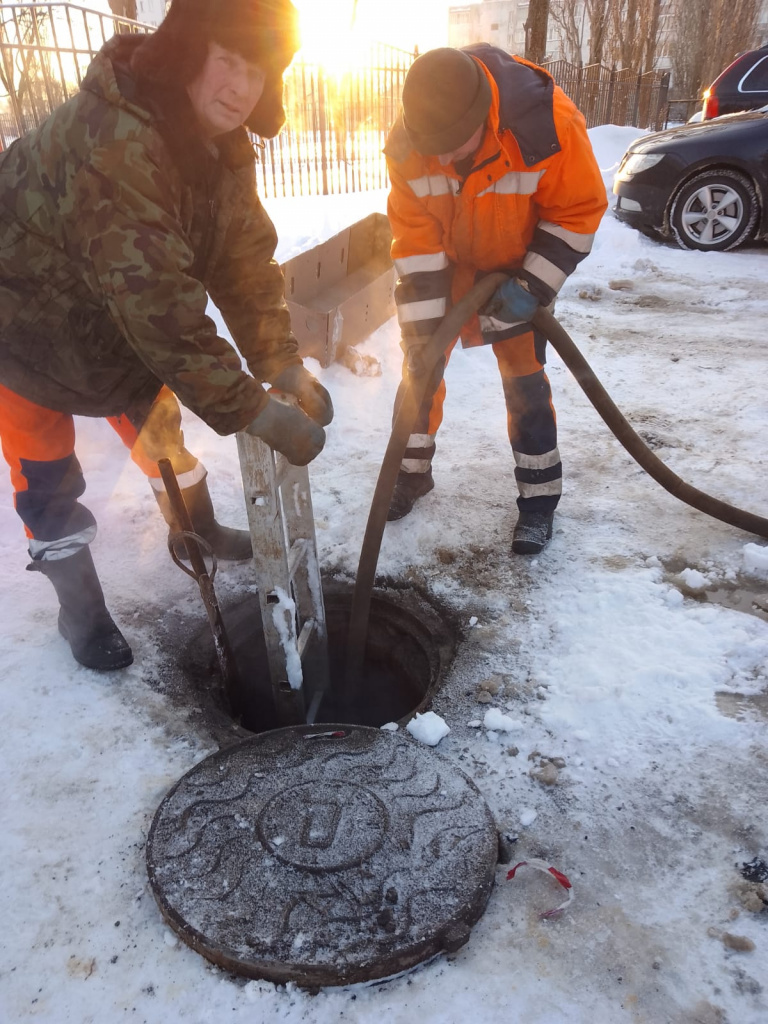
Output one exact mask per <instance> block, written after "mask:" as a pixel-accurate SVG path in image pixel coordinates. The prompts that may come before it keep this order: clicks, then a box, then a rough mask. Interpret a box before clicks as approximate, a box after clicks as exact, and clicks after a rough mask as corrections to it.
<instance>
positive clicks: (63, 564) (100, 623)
mask: <svg viewBox="0 0 768 1024" xmlns="http://www.w3.org/2000/svg"><path fill="white" fill-rule="evenodd" d="M27 568H28V569H30V570H31V571H33V572H41V573H43V575H44V576H47V577H48V579H49V580H50V581H51V583H52V584H53V588H54V590H55V591H56V596H57V597H58V599H59V606H60V610H59V632H60V633H61V635H62V636H63V637H64V639H65V640H67V641H68V642H69V646H70V647H71V648H72V654H73V655H74V658H75V660H76V661H79V662H80V664H81V665H85V667H86V668H92V669H95V670H96V671H97V672H111V671H113V670H114V669H118V668H126V666H128V665H130V664H131V663H132V662H133V654H132V653H131V648H130V647H129V646H128V643H127V642H126V639H125V637H124V636H123V634H122V633H121V632H120V630H119V629H118V628H117V626H116V625H115V623H114V621H113V619H112V616H111V615H110V614H109V612H108V611H107V606H106V605H105V604H104V592H103V591H102V589H101V583H99V577H98V575H97V573H96V567H95V566H94V564H93V557H92V555H91V549H90V548H89V547H88V545H86V546H85V547H82V548H80V550H79V551H78V552H77V553H76V554H74V555H70V556H69V558H59V559H56V560H55V561H50V562H48V561H34V562H32V564H31V565H28V566H27Z"/></svg>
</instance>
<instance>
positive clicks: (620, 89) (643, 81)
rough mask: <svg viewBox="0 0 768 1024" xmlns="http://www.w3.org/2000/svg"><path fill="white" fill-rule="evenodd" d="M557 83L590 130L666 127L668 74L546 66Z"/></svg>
mask: <svg viewBox="0 0 768 1024" xmlns="http://www.w3.org/2000/svg"><path fill="white" fill-rule="evenodd" d="M543 67H545V68H546V69H547V71H549V73H550V75H552V77H553V78H554V80H555V82H557V84H558V85H559V86H560V88H561V89H562V90H563V92H565V93H566V95H567V96H569V97H570V98H571V99H572V100H573V102H574V103H575V104H576V106H577V107H578V108H579V110H580V111H581V112H582V113H583V114H584V117H585V118H586V120H587V127H588V128H594V127H595V126H596V125H599V124H626V125H629V124H631V125H634V126H635V128H651V129H653V130H654V131H659V130H660V129H661V128H663V127H664V121H665V118H666V109H667V95H668V93H669V72H668V71H648V72H646V73H645V74H643V73H642V72H640V71H633V70H632V69H631V68H622V69H621V70H619V71H617V70H616V69H615V68H607V67H605V66H604V65H603V64H589V65H587V66H586V67H579V66H578V65H576V64H569V63H568V61H567V60H555V61H550V62H549V63H547V64H544V65H543Z"/></svg>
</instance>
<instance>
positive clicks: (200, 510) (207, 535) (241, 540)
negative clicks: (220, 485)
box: [153, 477, 253, 562]
mask: <svg viewBox="0 0 768 1024" xmlns="http://www.w3.org/2000/svg"><path fill="white" fill-rule="evenodd" d="M153 491H154V489H153ZM154 495H155V499H156V500H157V504H158V506H159V508H160V511H161V512H162V513H163V518H164V519H165V521H166V523H168V526H169V527H170V531H171V533H176V532H177V531H178V530H179V529H180V526H179V525H178V523H176V521H175V517H174V515H173V512H172V510H171V503H170V501H169V500H168V495H167V494H166V492H165V491H154ZM181 496H182V498H183V499H184V504H185V505H186V506H187V511H188V512H189V517H190V519H191V520H192V526H193V529H194V531H195V533H198V534H199V535H200V536H201V537H202V538H203V540H205V541H207V542H208V543H209V544H210V545H211V549H212V550H213V553H214V555H216V557H217V558H220V559H221V560H222V561H223V562H244V561H245V560H246V559H248V558H252V557H253V551H252V550H251V535H250V533H249V532H248V531H247V530H234V529H232V528H231V527H229V526H222V525H221V524H220V523H217V522H216V515H215V513H214V511H213V502H212V501H211V494H210V491H209V490H208V481H207V479H206V478H205V477H204V478H203V479H202V480H201V481H200V482H199V483H196V484H192V486H191V487H185V488H184V489H183V490H182V492H181ZM174 551H175V552H176V555H177V556H178V557H179V558H186V557H187V549H186V547H185V545H184V541H179V542H178V543H177V544H175V545H174Z"/></svg>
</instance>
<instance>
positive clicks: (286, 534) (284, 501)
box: [237, 432, 328, 725]
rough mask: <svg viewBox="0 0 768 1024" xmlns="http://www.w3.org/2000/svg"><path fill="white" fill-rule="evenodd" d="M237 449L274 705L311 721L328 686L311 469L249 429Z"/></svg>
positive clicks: (285, 717) (286, 721) (292, 717)
mask: <svg viewBox="0 0 768 1024" xmlns="http://www.w3.org/2000/svg"><path fill="white" fill-rule="evenodd" d="M237 449H238V454H239V456H240V467H241V469H242V474H243V489H244V493H245V503H246V507H247V510H248V524H249V527H250V531H251V541H252V544H253V551H254V560H253V565H254V569H255V573H256V582H257V586H258V590H259V606H260V608H261V621H262V626H263V630H264V639H265V641H266V647H267V657H268V659H269V674H270V679H271V683H272V694H273V697H274V704H275V710H276V712H277V717H278V720H279V721H280V723H281V724H282V725H298V724H303V723H305V722H309V723H310V724H311V723H313V722H314V720H315V717H316V715H317V712H318V709H319V707H320V702H321V701H322V699H323V694H324V693H325V691H326V690H327V688H328V631H327V627H326V620H325V604H324V602H323V589H322V582H321V579H320V566H319V562H318V558H317V540H316V537H315V520H314V516H313V514H312V495H311V492H310V488H309V472H308V471H307V467H306V466H292V465H291V464H290V462H288V460H287V459H286V458H285V457H284V456H283V455H280V454H278V453H277V452H274V451H273V450H272V449H271V448H270V447H269V445H267V444H265V443H264V442H263V441H261V440H260V439H259V438H257V437H252V436H251V435H250V434H246V433H243V432H241V433H238V434H237ZM309 652H311V657H312V671H311V673H310V675H311V682H312V684H313V686H314V691H313V692H312V693H308V692H307V687H306V685H305V675H306V673H305V665H306V662H307V655H308V653H309Z"/></svg>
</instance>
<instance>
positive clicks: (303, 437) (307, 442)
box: [245, 395, 325, 466]
mask: <svg viewBox="0 0 768 1024" xmlns="http://www.w3.org/2000/svg"><path fill="white" fill-rule="evenodd" d="M245 430H246V433H248V434H252V435H253V436H254V437H260V438H261V440H262V441H264V442H265V444H268V445H269V447H270V448H274V450H275V451H276V452H280V454H281V455H284V456H285V457H286V459H288V461H289V462H290V463H291V465H292V466H306V465H307V464H308V463H310V462H311V461H312V459H314V458H315V457H316V456H318V455H319V454H320V452H321V451H322V450H323V446H324V445H325V431H324V430H323V428H322V427H321V426H319V425H318V424H317V423H315V421H314V420H313V419H310V418H309V416H307V414H306V413H304V412H302V410H301V409H300V408H299V406H298V405H294V404H293V403H289V402H281V401H280V400H279V399H278V398H273V397H272V396H271V395H270V396H269V400H268V402H267V404H266V405H265V406H264V409H263V410H262V411H261V412H260V413H259V415H258V416H257V417H256V419H255V420H253V422H252V423H251V424H250V425H249V426H247V427H246V428H245Z"/></svg>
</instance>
